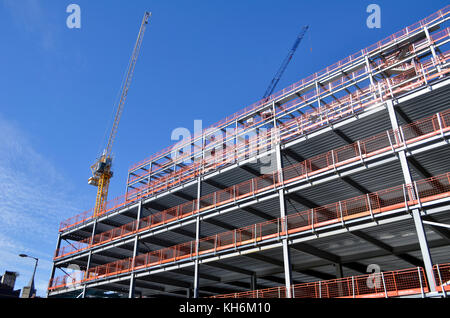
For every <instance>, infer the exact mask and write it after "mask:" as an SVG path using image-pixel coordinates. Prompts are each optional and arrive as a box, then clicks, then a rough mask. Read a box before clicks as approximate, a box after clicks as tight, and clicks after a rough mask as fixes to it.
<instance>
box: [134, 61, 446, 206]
mask: <svg viewBox="0 0 450 318" xmlns="http://www.w3.org/2000/svg"><path fill="white" fill-rule="evenodd" d="M434 67H435V63H434V62H428V63H427V64H425V68H424V69H423V71H424V72H426V74H428V73H429V68H434ZM447 72H448V70H445V73H447ZM439 75H441V74H439ZM427 76H428V75H427ZM433 76H434V75H433ZM433 76H428V77H424V78H423V79H421V78H420V76H419V77H416V79H415V83H410V85H408V86H399V84H398V83H397V84H396V83H392V84H383V85H381V86H382V88H381V94H384V95H385V96H386V97H389V96H394V95H396V94H398V93H400V92H403V91H406V90H410V89H414V88H416V87H418V86H419V85H421V84H423V83H425V82H426V81H428V80H430V79H431V78H432V77H433ZM434 77H435V76H434ZM402 80H403V81H404V83H408V82H410V81H409V80H407V79H406V78H403V79H402ZM402 83H403V82H402ZM394 84H395V85H394ZM396 86H399V87H396ZM384 95H383V96H384ZM382 98H383V97H378V98H377V97H376V96H375V95H374V92H373V90H372V89H371V87H368V88H365V89H361V90H360V91H357V93H355V94H354V96H353V95H350V96H344V97H342V98H340V99H339V100H336V101H334V102H331V103H329V104H328V105H327V106H326V107H320V108H319V109H317V110H314V111H313V110H309V111H306V112H305V114H304V115H302V116H300V117H299V118H294V119H291V120H289V121H287V122H285V123H283V124H280V125H279V127H277V128H276V129H271V130H270V131H269V132H268V134H265V135H264V134H262V135H256V136H254V137H253V138H250V140H249V141H248V142H247V143H239V144H233V145H229V146H227V147H226V149H225V150H224V151H223V152H222V153H221V155H218V156H208V157H206V158H205V159H204V160H202V161H201V162H197V163H195V164H194V165H192V166H187V167H185V168H183V169H179V170H178V171H177V172H174V173H169V174H167V175H166V176H163V177H160V178H157V179H155V180H153V181H152V182H150V183H149V184H147V185H144V186H142V187H140V188H137V189H135V191H134V193H135V194H136V197H137V196H140V197H142V196H148V195H154V194H157V193H159V192H162V191H167V190H168V189H170V188H173V187H176V186H178V185H180V184H182V183H185V182H187V181H189V180H193V179H194V178H195V177H196V176H198V175H200V174H205V173H207V172H209V171H212V170H216V169H218V168H220V167H224V166H226V165H229V164H230V163H235V162H236V161H239V160H241V159H246V158H248V157H249V156H251V155H255V154H257V153H259V152H260V151H261V150H263V149H266V150H269V149H270V148H271V146H272V144H273V142H274V141H275V138H274V136H275V137H277V138H278V139H280V140H281V141H283V142H286V141H288V140H290V139H292V138H294V137H298V136H299V135H303V134H306V133H310V132H312V131H314V130H316V129H320V128H322V127H324V126H328V125H329V124H330V123H332V122H335V121H337V120H339V119H342V118H345V117H350V116H352V115H354V114H355V113H357V112H360V111H362V110H363V109H365V108H367V107H369V106H371V105H373V104H374V103H376V102H379V101H381V100H382ZM290 103H294V104H295V105H298V104H299V102H298V99H296V100H293V101H292V102H290ZM287 108H289V109H290V108H291V106H290V105H289V107H287ZM277 134H278V136H277ZM150 173H152V172H148V173H147V174H145V175H141V176H136V177H135V178H132V180H134V179H142V178H145V177H146V176H148V175H149V174H150ZM136 190H137V191H136ZM136 197H133V195H132V194H130V195H128V198H129V199H136Z"/></svg>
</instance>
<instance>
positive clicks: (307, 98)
mask: <svg viewBox="0 0 450 318" xmlns="http://www.w3.org/2000/svg"><path fill="white" fill-rule="evenodd" d="M441 33H442V36H441V37H439V39H443V38H445V37H448V34H449V29H448V28H447V29H446V30H443V32H440V33H439V34H438V35H440V34H441ZM427 43H428V42H427ZM376 63H378V64H379V63H380V62H379V61H378V62H376ZM435 65H436V61H433V60H432V61H431V63H429V65H428V66H431V67H434V66H435ZM428 66H425V68H428ZM416 71H417V70H416ZM356 73H358V74H357V75H355V74H356ZM367 74H368V70H366V69H365V68H364V69H363V70H358V71H355V72H352V73H349V74H347V75H346V76H345V77H344V78H342V79H340V80H336V81H335V82H332V83H330V84H328V85H329V86H330V88H329V89H326V88H325V87H322V88H320V89H319V90H320V91H321V92H322V93H324V92H329V91H330V90H331V89H332V88H336V87H337V86H343V85H345V84H348V83H350V82H354V81H356V80H357V79H358V77H359V76H362V75H367ZM406 79H407V78H406V77H404V76H403V77H400V76H397V77H395V78H394V79H389V78H388V79H387V80H386V81H385V82H387V81H389V82H390V85H391V86H395V85H396V84H398V83H400V82H402V81H405V80H406ZM337 82H339V83H337ZM385 86H386V85H385ZM367 94H370V95H372V94H373V91H372V89H371V88H370V87H369V88H365V89H363V90H358V91H357V92H356V94H355V98H352V95H350V96H344V97H342V98H340V99H339V100H335V101H333V102H332V103H330V104H328V105H327V106H326V109H332V108H334V107H335V106H338V107H339V108H341V107H342V104H343V103H344V102H348V100H349V99H352V102H356V101H358V100H359V101H362V97H363V96H365V95H367ZM319 95H320V94H317V92H316V91H311V92H310V93H306V94H303V96H302V97H301V98H300V97H299V98H296V99H295V100H293V101H291V102H288V103H286V104H285V105H283V106H282V111H280V112H278V113H277V115H279V114H280V113H286V112H287V111H288V110H291V109H292V108H293V107H294V106H295V107H299V105H300V104H303V105H307V104H309V103H312V99H314V98H316V97H318V96H319ZM300 99H301V103H299V102H298V101H299V100H300ZM361 106H362V105H361ZM367 106H368V105H365V107H367ZM352 111H353V112H355V111H357V110H355V109H353V110H352ZM316 112H317V111H311V110H310V111H309V112H308V114H305V115H303V116H300V118H302V119H305V120H304V122H305V123H307V122H308V120H306V119H307V117H311V115H312V114H313V113H316ZM321 112H322V110H319V113H321ZM270 118H272V117H270ZM297 120H298V119H297ZM263 121H266V119H263V118H261V119H260V120H257V121H255V122H254V123H253V125H251V126H250V127H252V126H255V125H257V124H260V123H261V122H263ZM284 125H285V124H283V126H284ZM250 127H246V129H248V128H250ZM240 132H241V131H239V130H238V131H236V130H235V131H234V134H232V135H231V136H230V135H227V137H226V138H221V139H217V140H215V145H216V146H222V145H223V144H227V143H229V141H232V140H233V138H235V136H236V135H237V134H239V133H240ZM256 137H257V139H261V138H260V137H259V136H256ZM225 139H226V140H225ZM265 141H266V139H265V138H263V142H265ZM250 143H255V142H254V141H250ZM256 144H259V142H258V141H256ZM240 147H242V146H241V145H233V144H232V145H229V144H227V148H229V149H227V154H226V156H232V158H227V157H226V156H224V157H225V158H220V160H219V162H217V158H216V157H213V158H212V160H213V162H211V158H206V159H205V160H203V161H201V162H196V163H194V164H193V165H189V166H187V167H185V168H183V169H180V170H179V171H177V172H172V173H168V174H167V175H166V176H162V177H158V178H157V179H156V180H154V181H153V184H154V183H155V182H162V183H167V182H170V181H169V180H170V179H171V178H180V176H181V175H189V174H192V176H194V174H195V170H199V169H204V168H206V169H207V170H211V168H212V167H210V166H209V165H211V164H214V167H213V169H216V168H217V167H218V166H217V164H218V163H219V166H223V165H224V164H227V163H228V162H234V161H235V160H236V159H237V158H235V157H234V156H236V153H235V151H234V149H233V148H240ZM255 150H257V149H255ZM202 151H203V149H202V147H199V149H198V150H197V151H194V154H195V153H198V154H199V155H200V153H201V152H202ZM190 156H192V154H191V153H187V154H185V155H184V156H182V157H178V158H177V160H176V161H183V160H184V159H189V158H190ZM200 157H201V156H200ZM169 164H170V165H173V162H172V161H171V160H167V165H169ZM167 165H166V164H164V163H162V164H158V167H157V168H156V169H153V167H152V169H149V171H148V172H146V173H145V174H138V173H137V172H134V173H133V174H134V176H133V175H131V177H130V179H129V180H128V184H131V183H133V182H135V181H136V180H139V179H142V178H145V177H146V176H149V175H150V174H154V173H155V172H157V171H159V170H164V169H165V168H166V167H167ZM203 172H204V170H203ZM147 187H149V185H148V186H147Z"/></svg>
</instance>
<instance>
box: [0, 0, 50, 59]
mask: <svg viewBox="0 0 450 318" xmlns="http://www.w3.org/2000/svg"><path fill="white" fill-rule="evenodd" d="M2 3H3V6H4V7H5V8H6V10H7V11H8V12H9V13H10V14H11V16H12V18H13V21H14V23H15V26H16V27H17V28H19V29H22V30H24V31H26V32H28V33H30V34H32V35H33V36H35V37H36V39H37V41H38V43H39V44H40V46H41V47H42V48H43V49H44V50H50V49H53V48H54V47H55V40H56V37H55V31H56V28H55V26H54V25H52V23H51V22H50V18H49V14H48V13H47V12H46V10H45V9H44V8H43V7H42V4H41V3H40V1H39V0H20V1H17V0H2Z"/></svg>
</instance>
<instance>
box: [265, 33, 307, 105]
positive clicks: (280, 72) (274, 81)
mask: <svg viewBox="0 0 450 318" xmlns="http://www.w3.org/2000/svg"><path fill="white" fill-rule="evenodd" d="M308 28H309V26H308V25H305V26H304V27H303V28H302V30H301V31H300V33H299V35H298V36H297V38H296V39H295V42H294V45H293V46H292V49H291V50H290V51H289V53H288V55H287V56H286V58H285V59H284V60H283V63H282V64H281V66H280V69H279V70H278V72H277V73H276V74H275V77H274V78H273V79H272V81H271V82H270V85H269V87H267V89H266V92H265V93H264V96H263V98H262V99H263V100H264V101H265V100H266V99H267V98H268V97H269V96H270V95H272V93H273V91H274V90H275V87H276V86H277V84H278V82H279V81H280V78H281V76H283V73H284V71H285V70H286V68H287V66H288V65H289V62H290V61H291V59H292V56H293V55H294V53H295V51H296V50H297V47H298V45H299V44H300V42H301V41H302V39H303V36H304V35H305V33H306V31H307V30H308Z"/></svg>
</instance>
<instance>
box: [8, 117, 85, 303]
mask: <svg viewBox="0 0 450 318" xmlns="http://www.w3.org/2000/svg"><path fill="white" fill-rule="evenodd" d="M30 139H31V138H30V137H28V136H27V135H26V134H24V132H23V131H22V130H21V129H20V128H19V126H18V125H17V124H15V123H13V122H11V121H8V120H6V119H4V118H3V117H2V116H1V114H0V270H1V271H4V270H11V271H18V272H19V273H20V274H21V275H20V277H19V278H18V281H17V285H16V288H22V287H23V286H24V285H25V284H27V283H28V280H29V279H30V277H31V274H32V270H33V265H34V263H33V262H32V260H31V259H23V258H19V257H18V254H19V253H26V254H30V255H33V256H35V257H38V258H39V267H38V270H37V274H36V281H35V283H36V287H37V289H38V295H41V296H44V295H45V294H46V287H47V284H48V280H49V278H50V271H51V266H52V262H51V260H52V257H53V253H54V248H55V245H56V238H57V230H58V225H59V222H60V221H61V220H63V219H64V218H66V217H70V216H73V215H75V214H77V213H79V212H81V210H80V208H79V207H80V206H81V204H77V201H76V200H75V199H73V198H71V197H70V196H69V193H67V192H66V191H67V189H70V182H69V181H68V180H66V178H65V177H64V176H63V175H62V174H61V173H60V172H58V171H57V170H56V169H55V167H54V166H53V165H52V162H50V161H49V160H48V159H46V158H45V156H43V155H42V154H40V153H39V152H38V151H36V149H35V148H34V147H33V144H32V142H31V141H30ZM61 185H64V187H62V186H61ZM0 274H2V273H0Z"/></svg>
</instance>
